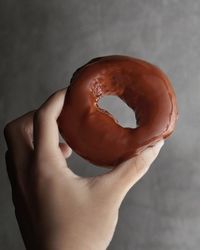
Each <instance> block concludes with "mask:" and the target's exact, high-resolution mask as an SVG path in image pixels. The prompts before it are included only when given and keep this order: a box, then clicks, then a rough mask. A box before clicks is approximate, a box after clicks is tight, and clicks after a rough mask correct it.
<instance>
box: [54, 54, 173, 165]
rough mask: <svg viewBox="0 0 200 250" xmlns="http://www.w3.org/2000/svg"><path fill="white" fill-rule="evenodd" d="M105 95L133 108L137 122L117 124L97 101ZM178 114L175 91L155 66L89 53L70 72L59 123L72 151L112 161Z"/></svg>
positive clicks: (134, 151) (135, 149)
mask: <svg viewBox="0 0 200 250" xmlns="http://www.w3.org/2000/svg"><path fill="white" fill-rule="evenodd" d="M104 95H116V96H118V97H119V98H121V99H122V100H123V101H124V102H125V103H126V104H127V105H128V106H129V107H130V108H131V109H132V110H133V115H134V113H135V118H136V123H137V127H136V128H129V127H122V126H120V124H119V123H118V121H117V120H115V118H114V117H113V116H112V115H111V114H110V113H109V112H107V111H106V110H103V109H101V108H100V107H99V106H98V101H99V99H100V98H101V97H102V96H104ZM177 115H178V112H177V104H176V96H175V92H174V90H173V87H172V85H171V83H170V80H169V79H168V77H167V76H166V75H165V74H164V73H163V72H162V71H161V70H160V69H159V68H158V67H156V66H154V65H152V64H151V63H148V62H146V61H144V60H141V59H137V58H132V57H129V56H123V55H111V56H104V57H98V58H95V59H92V60H90V61H89V62H88V63H86V64H85V65H83V66H82V67H80V68H78V69H77V70H76V71H75V72H74V74H73V76H72V78H71V81H70V85H69V87H68V88H67V92H66V96H65V101H64V105H63V109H62V111H61V114H60V116H59V118H58V127H59V131H60V134H61V136H62V137H63V138H64V140H65V141H66V142H67V144H68V145H69V146H70V147H71V148H72V150H74V151H75V152H76V153H77V154H79V155H80V156H82V157H83V158H85V159H86V160H88V161H89V162H91V163H93V164H95V165H98V166H105V167H115V166H117V165H119V164H120V163H122V162H124V161H126V160H128V159H130V158H132V157H134V156H136V155H138V154H140V153H141V152H142V151H143V150H145V149H146V148H148V147H152V146H153V145H155V144H156V143H157V142H158V141H160V140H161V139H166V138H167V137H168V136H169V135H170V134H171V133H172V132H173V130H174V128H175V124H176V120H177Z"/></svg>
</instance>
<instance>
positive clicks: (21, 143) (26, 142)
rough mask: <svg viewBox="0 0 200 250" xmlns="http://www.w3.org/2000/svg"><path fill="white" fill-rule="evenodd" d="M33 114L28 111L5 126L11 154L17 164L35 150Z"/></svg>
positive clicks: (20, 163)
mask: <svg viewBox="0 0 200 250" xmlns="http://www.w3.org/2000/svg"><path fill="white" fill-rule="evenodd" d="M33 115H34V111H31V112H28V113H27V114H24V115H23V116H21V117H19V118H17V119H16V120H14V121H12V122H10V123H8V124H7V125H6V126H5V128H4V136H5V140H6V143H7V147H8V150H9V153H10V156H11V157H12V158H13V160H14V162H15V163H17V165H22V167H23V166H24V165H25V164H22V163H24V161H25V160H26V159H27V157H29V155H30V154H31V153H32V151H33V142H32V141H33Z"/></svg>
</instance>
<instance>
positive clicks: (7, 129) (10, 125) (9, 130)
mask: <svg viewBox="0 0 200 250" xmlns="http://www.w3.org/2000/svg"><path fill="white" fill-rule="evenodd" d="M14 127H15V124H14V122H13V121H12V122H9V123H7V124H6V125H5V127H4V137H5V138H8V136H9V135H10V134H11V133H12V132H13V130H14Z"/></svg>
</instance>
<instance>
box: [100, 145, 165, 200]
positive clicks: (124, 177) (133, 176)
mask: <svg viewBox="0 0 200 250" xmlns="http://www.w3.org/2000/svg"><path fill="white" fill-rule="evenodd" d="M163 144H164V140H161V141H159V142H158V143H157V144H155V145H154V146H153V147H149V148H147V149H146V150H144V151H143V152H142V153H141V154H139V155H138V156H136V157H133V158H131V159H129V160H127V161H125V162H123V163H121V164H120V165H118V166H117V167H116V168H114V169H113V170H111V171H110V172H109V173H106V174H104V175H102V176H101V178H100V179H101V181H103V183H104V184H103V186H104V191H105V188H106V193H107V194H108V195H109V196H110V197H113V198H114V199H115V200H116V199H118V200H119V201H120V204H121V201H122V200H123V198H124V197H125V195H126V194H127V192H128V191H129V189H130V188H131V187H132V186H133V185H134V184H135V183H136V182H137V181H138V180H140V179H141V178H142V177H143V176H144V174H145V173H146V172H147V171H148V169H149V167H150V166H151V164H152V163H153V161H154V160H155V159H156V157H157V156H158V154H159V152H160V149H161V148H162V146H163Z"/></svg>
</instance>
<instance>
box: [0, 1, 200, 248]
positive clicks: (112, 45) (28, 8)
mask: <svg viewBox="0 0 200 250" xmlns="http://www.w3.org/2000/svg"><path fill="white" fill-rule="evenodd" d="M0 17H1V21H0V54H1V61H0V77H1V79H0V86H1V87H0V125H1V131H2V129H3V126H4V124H5V123H6V122H7V121H9V120H10V119H13V118H14V117H17V116H19V115H21V114H22V113H24V112H27V111H29V110H31V109H34V108H37V107H38V105H40V104H41V103H42V102H43V101H44V100H45V99H46V98H47V97H48V96H49V95H50V94H51V93H52V92H54V91H55V90H57V89H59V88H62V87H64V86H66V84H68V82H69V79H70V77H71V75H72V73H73V71H74V70H75V69H76V68H77V67H78V66H80V65H82V64H83V63H85V62H86V61H88V60H89V59H91V58H93V57H96V56H100V55H106V54H127V55H131V56H135V57H140V58H143V59H146V60H149V61H150V62H152V63H154V64H157V65H159V66H160V67H161V68H162V69H163V70H164V71H165V72H166V73H167V74H168V75H169V77H170V78H171V80H172V82H173V84H174V88H175V90H176V93H177V98H178V103H179V109H180V118H179V122H178V125H177V129H176V132H175V133H174V135H173V137H171V138H170V139H169V140H168V141H167V142H166V144H165V147H164V148H163V149H162V152H161V154H160V155H159V158H158V159H157V160H156V162H155V163H154V164H153V166H152V168H151V171H150V172H149V173H148V174H147V175H146V176H145V177H144V178H143V179H142V180H141V181H140V182H139V183H138V184H137V185H136V186H135V187H134V188H133V189H132V190H131V191H130V192H129V193H128V195H127V197H126V199H125V201H124V202H123V205H122V207H121V210H120V218H119V223H118V226H117V230H116V233H115V235H114V238H113V241H112V243H111V245H110V247H109V250H133V249H134V250H136V249H137V250H140V249H142V250H179V249H180V250H190V249H191V250H196V249H199V245H200V235H199V232H200V180H199V179H200V164H199V162H200V133H199V126H200V45H199V44H200V28H199V27H200V1H199V0H190V1H188V0H116V1H114V0H107V1H106V0H102V1H100V0H85V1H84V0H83V1H81V0H48V1H47V0H43V1H41V0H33V1H27V0H5V1H3V0H0ZM114 105H115V103H114V102H113V103H112V104H111V108H112V107H113V108H115V107H114ZM119 115H120V116H121V118H122V120H123V119H125V120H126V121H127V119H129V117H128V118H127V116H126V113H125V112H121V113H120V114H119ZM130 119H131V118H130ZM0 142H1V145H0V146H1V151H0V152H1V157H0V161H1V170H0V173H1V174H0V183H1V187H0V216H1V217H0V249H7V250H13V249H17V250H18V249H20V250H21V249H24V247H23V243H22V240H21V237H20V234H19V231H18V227H17V224H16V221H15V217H14V210H13V206H12V203H11V192H10V186H9V183H8V179H7V175H6V171H5V163H4V155H3V153H4V150H5V143H4V141H3V136H1V137H0ZM69 165H70V166H71V167H72V168H73V169H74V171H76V172H77V173H79V174H81V175H84V176H86V175H93V174H96V173H98V172H100V171H101V170H100V169H99V168H95V167H93V168H91V166H90V165H89V164H88V163H86V162H85V161H84V160H82V159H81V158H80V157H78V156H77V155H75V154H74V155H73V156H72V158H71V159H70V160H69Z"/></svg>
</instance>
